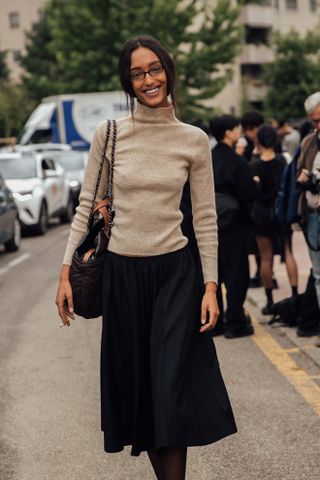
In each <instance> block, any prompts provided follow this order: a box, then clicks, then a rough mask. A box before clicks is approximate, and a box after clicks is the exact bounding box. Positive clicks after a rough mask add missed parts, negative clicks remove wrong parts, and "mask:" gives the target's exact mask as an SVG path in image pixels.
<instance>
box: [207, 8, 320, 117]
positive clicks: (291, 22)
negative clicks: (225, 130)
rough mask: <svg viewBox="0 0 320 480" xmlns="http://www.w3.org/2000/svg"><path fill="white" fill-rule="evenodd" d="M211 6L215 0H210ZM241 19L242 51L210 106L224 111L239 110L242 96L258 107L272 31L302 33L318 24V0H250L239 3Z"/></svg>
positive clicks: (319, 14)
mask: <svg viewBox="0 0 320 480" xmlns="http://www.w3.org/2000/svg"><path fill="white" fill-rule="evenodd" d="M211 2H212V6H214V5H215V4H216V2H217V0H211ZM241 3H242V4H245V5H243V6H242V7H241V15H240V21H241V23H242V25H243V29H244V38H243V45H242V52H241V54H240V55H239V57H238V58H237V59H236V62H235V66H234V75H233V80H232V81H231V82H230V83H229V84H228V85H227V86H226V88H225V89H224V90H223V91H222V92H220V93H219V94H218V95H217V96H216V97H215V98H214V99H213V100H212V103H211V106H213V107H216V108H219V109H221V110H222V111H223V112H225V113H237V114H238V113H240V109H241V102H242V98H243V97H246V99H247V100H248V101H249V102H250V103H251V105H252V106H253V107H256V108H260V107H261V104H262V100H263V97H264V96H265V94H266V91H267V87H266V85H265V84H264V82H263V80H262V70H263V65H264V64H266V63H270V62H272V60H273V58H274V53H273V50H272V48H271V39H272V34H274V33H275V32H279V33H281V34H287V33H288V32H290V30H296V31H297V32H298V33H299V34H300V35H301V36H304V35H305V34H306V33H307V32H308V31H309V30H316V29H317V28H319V26H320V5H319V4H320V1H319V0H256V1H254V0H252V1H246V2H241Z"/></svg>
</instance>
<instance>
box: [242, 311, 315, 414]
mask: <svg viewBox="0 0 320 480" xmlns="http://www.w3.org/2000/svg"><path fill="white" fill-rule="evenodd" d="M250 315H251V318H252V323H253V325H254V329H255V334H254V335H253V336H252V337H251V338H252V339H253V340H254V342H255V343H256V344H257V346H258V347H259V348H260V350H262V352H263V353H264V354H265V355H266V357H267V358H268V359H269V360H270V361H271V363H272V364H273V365H274V366H275V367H276V368H277V369H278V370H279V371H280V372H281V373H282V375H284V376H285V377H286V378H287V379H288V380H289V382H290V383H291V384H292V385H293V386H294V388H295V389H296V390H297V391H298V392H299V393H300V394H301V395H302V396H303V398H304V399H305V400H306V402H307V403H308V404H309V405H311V407H312V408H313V409H314V410H315V411H316V413H317V414H318V415H319V416H320V387H319V386H318V385H317V384H316V383H315V382H314V381H313V380H312V378H311V377H310V376H309V375H308V374H307V373H306V372H305V371H304V370H303V369H302V368H300V367H298V365H297V364H296V363H295V362H294V361H293V359H292V358H291V357H290V355H289V353H288V350H289V349H288V350H285V349H283V348H282V347H281V346H280V345H279V344H278V342H277V341H276V340H275V339H274V338H273V337H272V336H271V335H270V333H269V332H268V331H267V330H266V329H265V328H264V327H263V326H262V325H261V324H260V323H259V322H258V321H257V319H256V318H255V317H254V315H252V313H251V312H250ZM293 350H295V349H293ZM289 351H290V350H289ZM315 378H317V377H315Z"/></svg>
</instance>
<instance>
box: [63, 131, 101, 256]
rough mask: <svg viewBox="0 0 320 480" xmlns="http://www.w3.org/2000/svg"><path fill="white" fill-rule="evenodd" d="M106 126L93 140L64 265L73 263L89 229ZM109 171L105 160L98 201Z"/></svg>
mask: <svg viewBox="0 0 320 480" xmlns="http://www.w3.org/2000/svg"><path fill="white" fill-rule="evenodd" d="M106 128H107V123H106V122H103V123H101V124H100V125H99V127H98V128H97V130H96V132H95V135H94V137H93V140H92V144H91V148H90V151H89V156H88V163H87V167H86V172H85V175H84V182H83V184H82V188H81V192H80V196H79V206H78V207H77V209H76V214H75V217H74V220H73V223H72V225H71V230H70V235H69V238H68V243H67V248H66V251H65V255H64V259H63V264H64V265H71V260H72V256H73V253H74V251H75V249H76V248H77V246H78V244H79V242H80V240H81V239H82V237H83V236H84V234H85V233H86V230H87V223H88V218H89V214H90V210H91V206H92V200H93V196H94V191H95V187H96V183H97V178H98V172H99V166H100V163H101V156H102V151H103V147H104V142H105V136H106ZM108 171H109V164H108V161H105V162H104V166H103V170H102V175H101V181H100V185H99V190H98V194H97V199H96V202H99V201H100V200H101V199H102V198H103V196H104V195H105V193H106V187H107V178H108Z"/></svg>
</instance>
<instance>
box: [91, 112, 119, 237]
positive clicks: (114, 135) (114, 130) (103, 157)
mask: <svg viewBox="0 0 320 480" xmlns="http://www.w3.org/2000/svg"><path fill="white" fill-rule="evenodd" d="M111 125H112V127H113V128H112V145H111V164H110V168H109V175H108V184H107V193H106V195H105V196H104V198H108V197H110V202H109V205H108V211H109V212H110V213H111V216H110V222H109V225H110V228H111V226H112V218H113V208H112V191H113V170H114V158H115V149H116V139H117V123H116V121H115V120H112V122H111V120H108V123H107V130H106V137H105V142H104V146H103V151H102V155H101V161H100V165H99V171H98V176H97V181H96V187H95V191H94V195H93V200H92V206H91V210H90V214H89V218H88V223H87V229H88V230H89V229H90V228H91V227H92V225H93V222H94V213H93V211H94V207H95V204H96V198H97V194H98V190H99V186H100V181H101V175H102V171H103V166H104V162H105V160H107V161H108V159H107V156H106V152H107V148H108V143H109V138H110V133H111ZM109 192H111V194H110V193H109Z"/></svg>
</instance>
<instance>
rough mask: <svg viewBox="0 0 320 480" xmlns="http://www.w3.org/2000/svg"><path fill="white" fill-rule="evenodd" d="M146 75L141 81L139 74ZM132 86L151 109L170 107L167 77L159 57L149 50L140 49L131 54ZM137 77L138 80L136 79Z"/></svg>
mask: <svg viewBox="0 0 320 480" xmlns="http://www.w3.org/2000/svg"><path fill="white" fill-rule="evenodd" d="M139 72H140V73H142V72H151V74H150V73H147V74H145V76H144V78H143V76H142V78H141V79H139V76H138V75H137V74H139ZM130 76H131V84H132V88H133V90H134V93H135V95H136V97H137V99H138V100H139V101H140V102H141V103H144V104H145V105H147V106H148V107H151V108H159V107H168V106H169V102H168V98H167V75H166V72H165V70H164V69H163V67H162V65H161V62H160V59H159V57H158V56H157V55H156V54H155V53H154V52H153V51H152V50H149V48H145V47H139V48H137V49H136V50H134V51H133V52H132V54H131V66H130ZM136 76H137V78H135V77H136Z"/></svg>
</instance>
